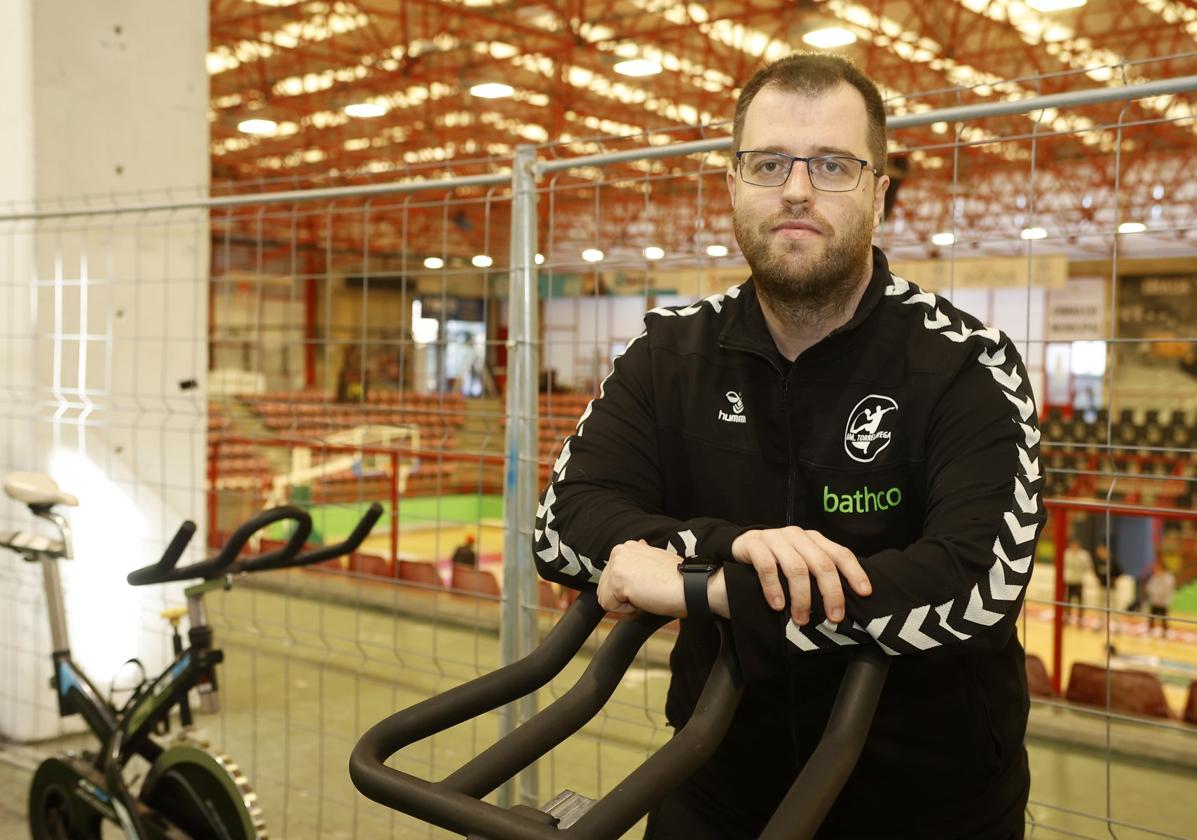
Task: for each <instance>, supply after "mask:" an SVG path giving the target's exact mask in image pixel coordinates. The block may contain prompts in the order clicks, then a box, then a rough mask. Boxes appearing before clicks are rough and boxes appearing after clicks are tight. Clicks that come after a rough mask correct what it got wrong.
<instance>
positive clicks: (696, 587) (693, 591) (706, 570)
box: [677, 560, 719, 621]
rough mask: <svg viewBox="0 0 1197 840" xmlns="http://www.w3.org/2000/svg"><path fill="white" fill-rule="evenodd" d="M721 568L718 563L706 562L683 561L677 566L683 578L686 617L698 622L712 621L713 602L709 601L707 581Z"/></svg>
mask: <svg viewBox="0 0 1197 840" xmlns="http://www.w3.org/2000/svg"><path fill="white" fill-rule="evenodd" d="M718 568H719V564H718V563H711V562H708V561H705V560H683V561H682V562H681V563H678V564H677V570H678V572H680V573H681V576H682V594H683V595H685V598H686V617H687V618H692V619H696V620H698V621H710V620H711V602H710V601H709V600H708V599H707V581H708V580H709V579H710V577H711V575H712V574H714V573H715V571H716V570H717V569H718Z"/></svg>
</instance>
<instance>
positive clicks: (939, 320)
mask: <svg viewBox="0 0 1197 840" xmlns="http://www.w3.org/2000/svg"><path fill="white" fill-rule="evenodd" d="M931 312H932V314H933V315H934V316H935V317H934V318H932V317H931V315H924V316H923V326H924V327H926V328H927V329H929V330H942V329H943V328H944V327H946V326H947V325H948V324H950V323H952V322H951V321H949V320H948V316H946V315H944V314H943V313H942V312H940V311H939V309H938V308H936V309H933V310H931Z"/></svg>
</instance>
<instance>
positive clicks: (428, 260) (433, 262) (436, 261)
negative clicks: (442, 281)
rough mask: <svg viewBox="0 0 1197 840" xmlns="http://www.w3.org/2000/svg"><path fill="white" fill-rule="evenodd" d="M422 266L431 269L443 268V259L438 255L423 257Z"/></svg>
mask: <svg viewBox="0 0 1197 840" xmlns="http://www.w3.org/2000/svg"><path fill="white" fill-rule="evenodd" d="M424 267H425V268H433V269H435V268H444V267H445V261H444V260H442V259H441V258H440V257H425V258H424Z"/></svg>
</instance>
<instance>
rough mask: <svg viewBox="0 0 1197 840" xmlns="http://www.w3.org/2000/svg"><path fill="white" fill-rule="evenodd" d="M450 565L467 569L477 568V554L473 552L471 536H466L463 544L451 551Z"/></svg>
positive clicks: (472, 536)
mask: <svg viewBox="0 0 1197 840" xmlns="http://www.w3.org/2000/svg"><path fill="white" fill-rule="evenodd" d="M452 563H453V565H454V566H462V567H464V568H467V569H476V568H478V552H476V551H474V535H473V534H466V535H465V542H463V543H462V544H461V545H459V546H457V548H455V549H454V550H453V558H452Z"/></svg>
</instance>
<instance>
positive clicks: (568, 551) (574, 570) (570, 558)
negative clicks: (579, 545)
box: [558, 542, 582, 575]
mask: <svg viewBox="0 0 1197 840" xmlns="http://www.w3.org/2000/svg"><path fill="white" fill-rule="evenodd" d="M558 544H559V545H560V547H561V556H562V557H564V558H565V565H564V566H562V567H561V571H563V572H565V573H566V574H567V575H576V574H578V573H579V572H581V571H582V564H581V563H579V562H578V555H577V554H575V553H574V550H573V549H572V548H570V547H569V546H568V545H566V544H565V543H563V542H559V543H558Z"/></svg>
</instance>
